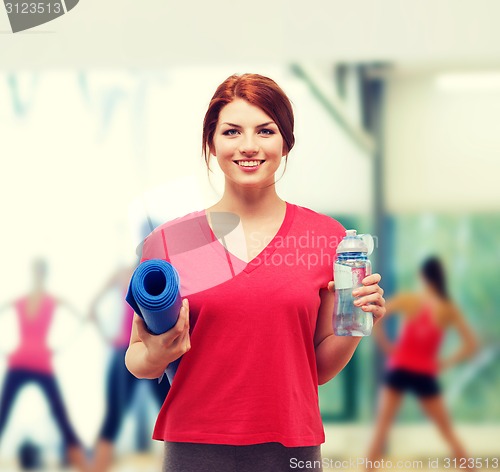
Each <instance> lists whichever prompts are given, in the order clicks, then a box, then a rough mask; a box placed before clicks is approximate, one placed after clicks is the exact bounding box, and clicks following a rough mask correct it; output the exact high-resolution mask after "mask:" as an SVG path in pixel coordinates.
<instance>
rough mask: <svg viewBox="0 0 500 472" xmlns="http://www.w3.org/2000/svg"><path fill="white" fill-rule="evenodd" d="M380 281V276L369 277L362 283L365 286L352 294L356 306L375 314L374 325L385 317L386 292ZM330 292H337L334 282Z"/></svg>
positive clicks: (372, 275) (330, 285) (329, 286)
mask: <svg viewBox="0 0 500 472" xmlns="http://www.w3.org/2000/svg"><path fill="white" fill-rule="evenodd" d="M380 279H381V277H380V274H371V275H368V276H367V277H365V278H364V279H363V280H362V281H361V283H362V284H363V286H362V287H358V288H356V289H354V290H353V292H352V294H353V296H354V297H355V300H354V305H356V306H359V307H361V309H362V310H363V311H366V312H370V313H372V314H373V324H375V323H376V322H377V321H379V320H380V319H382V318H383V317H384V315H385V299H384V297H383V295H384V290H383V289H382V288H381V287H380V286H379V284H378V283H379V282H380ZM328 290H330V292H335V283H334V282H333V281H331V282H329V284H328Z"/></svg>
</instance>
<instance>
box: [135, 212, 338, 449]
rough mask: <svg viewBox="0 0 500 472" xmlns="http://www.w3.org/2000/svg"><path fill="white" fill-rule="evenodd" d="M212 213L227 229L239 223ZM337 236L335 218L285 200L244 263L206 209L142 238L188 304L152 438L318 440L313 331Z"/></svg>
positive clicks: (321, 434) (222, 441) (316, 442)
mask: <svg viewBox="0 0 500 472" xmlns="http://www.w3.org/2000/svg"><path fill="white" fill-rule="evenodd" d="M219 215H221V218H223V219H222V220H221V221H223V222H225V223H226V228H227V231H230V230H231V229H232V228H234V226H235V225H236V224H237V223H238V220H237V218H236V219H234V218H233V219H231V218H228V217H227V216H228V215H229V214H227V213H226V214H221V213H219ZM211 216H212V221H214V218H215V217H214V216H213V214H212V215H211ZM233 216H235V215H233ZM226 217H227V218H226ZM224 218H225V219H224ZM222 226H223V223H222V224H220V225H217V224H216V228H219V227H222ZM344 235H345V229H344V227H343V226H342V225H341V224H340V223H339V222H338V221H336V220H335V219H333V218H331V217H329V216H326V215H323V214H320V213H317V212H315V211H313V210H311V209H308V208H305V207H301V206H298V205H295V204H292V203H289V202H287V204H286V213H285V218H284V220H283V223H282V225H281V227H280V228H279V230H278V232H277V234H276V235H275V236H274V238H273V239H272V240H271V241H270V242H269V244H268V245H267V246H266V247H265V248H264V249H263V250H262V252H261V253H260V254H259V255H258V256H257V257H255V258H254V259H252V260H251V261H250V262H249V263H246V262H244V261H242V260H241V259H239V258H237V257H236V256H235V255H233V254H232V253H230V252H229V251H227V250H226V249H225V246H224V244H223V243H224V240H223V239H222V238H221V239H217V238H216V237H215V235H214V233H213V231H212V229H211V228H210V226H209V224H208V221H207V218H206V212H205V210H200V211H195V212H192V213H189V214H188V215H186V216H183V217H180V218H176V219H174V220H171V221H169V222H167V223H165V224H163V225H161V226H159V227H158V228H156V229H155V230H154V231H153V232H152V233H151V234H150V235H149V236H148V237H147V238H146V240H145V242H144V246H143V253H142V259H141V262H142V261H144V260H147V259H153V258H159V259H164V260H168V261H169V262H171V263H172V264H173V265H174V267H175V268H176V269H177V271H178V272H179V276H180V281H181V296H182V297H183V298H184V297H186V298H188V300H189V307H190V336H191V349H190V350H189V351H188V352H187V353H186V354H184V356H183V357H182V358H181V362H180V365H179V368H178V370H177V373H176V374H175V378H174V380H173V382H172V386H171V388H170V391H169V393H168V395H167V398H166V399H165V402H164V404H163V406H162V408H161V411H160V413H159V415H158V419H157V422H156V425H155V428H154V433H153V439H157V440H167V441H178V442H195V443H211V444H229V445H247V444H258V443H264V442H280V443H282V444H283V445H285V446H287V447H294V446H315V445H319V444H321V443H323V442H324V441H325V434H324V430H323V424H322V421H321V416H320V410H319V404H318V376H317V368H316V354H315V350H314V341H313V338H314V332H315V328H316V320H317V317H318V310H319V306H320V295H319V292H320V289H321V288H326V286H327V284H328V282H329V281H330V280H332V278H333V262H334V258H335V250H336V247H337V245H338V243H339V242H340V241H341V240H342V238H343V237H344Z"/></svg>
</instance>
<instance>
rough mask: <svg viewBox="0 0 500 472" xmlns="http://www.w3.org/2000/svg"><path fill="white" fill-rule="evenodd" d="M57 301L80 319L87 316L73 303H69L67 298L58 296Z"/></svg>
mask: <svg viewBox="0 0 500 472" xmlns="http://www.w3.org/2000/svg"><path fill="white" fill-rule="evenodd" d="M56 303H57V304H58V305H61V306H64V307H65V308H67V309H68V311H69V312H70V313H71V314H73V315H75V316H76V317H77V318H78V319H79V320H82V321H83V320H84V319H85V316H84V315H83V314H82V313H80V312H79V311H78V310H77V309H76V308H75V307H74V306H73V305H72V304H71V303H69V302H68V301H67V300H64V299H63V298H56Z"/></svg>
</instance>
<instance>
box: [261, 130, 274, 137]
mask: <svg viewBox="0 0 500 472" xmlns="http://www.w3.org/2000/svg"><path fill="white" fill-rule="evenodd" d="M260 132H261V133H262V134H267V135H270V134H274V131H273V130H272V129H267V128H264V129H261V130H260Z"/></svg>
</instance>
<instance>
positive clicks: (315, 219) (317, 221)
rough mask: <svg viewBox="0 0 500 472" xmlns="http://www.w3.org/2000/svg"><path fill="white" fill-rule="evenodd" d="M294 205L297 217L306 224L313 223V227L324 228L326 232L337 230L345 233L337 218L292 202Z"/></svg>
mask: <svg viewBox="0 0 500 472" xmlns="http://www.w3.org/2000/svg"><path fill="white" fill-rule="evenodd" d="M293 205H295V207H296V215H297V217H298V218H299V219H300V220H302V221H304V222H306V224H311V225H314V226H312V228H313V229H316V228H318V229H320V228H324V229H325V230H327V231H328V232H330V233H331V232H332V231H333V232H336V233H337V232H338V233H340V234H342V236H343V235H345V228H344V226H343V225H342V223H340V222H339V221H338V220H336V219H335V218H334V217H333V216H329V215H326V214H324V213H321V212H319V211H317V210H313V209H312V208H309V207H305V206H302V205H297V204H293Z"/></svg>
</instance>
